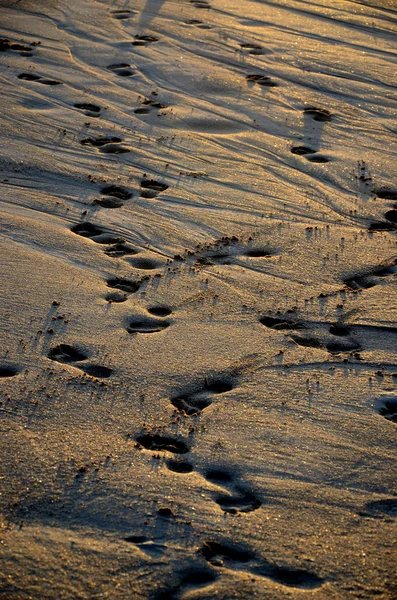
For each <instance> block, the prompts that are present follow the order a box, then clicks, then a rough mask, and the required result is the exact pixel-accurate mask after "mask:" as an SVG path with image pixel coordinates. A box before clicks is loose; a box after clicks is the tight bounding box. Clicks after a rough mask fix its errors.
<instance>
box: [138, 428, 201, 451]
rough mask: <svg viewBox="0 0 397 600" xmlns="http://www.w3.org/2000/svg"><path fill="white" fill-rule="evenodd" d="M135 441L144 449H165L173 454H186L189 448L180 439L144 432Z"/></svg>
mask: <svg viewBox="0 0 397 600" xmlns="http://www.w3.org/2000/svg"><path fill="white" fill-rule="evenodd" d="M136 441H137V442H138V443H139V444H141V446H143V447H144V448H146V450H151V451H152V452H156V451H164V450H166V451H167V452H172V453H173V454H187V453H188V452H189V450H190V448H189V446H188V445H187V444H186V443H185V442H183V441H182V440H180V439H174V438H172V437H168V436H163V435H159V434H154V435H150V434H148V433H145V434H143V435H139V436H138V437H137V438H136Z"/></svg>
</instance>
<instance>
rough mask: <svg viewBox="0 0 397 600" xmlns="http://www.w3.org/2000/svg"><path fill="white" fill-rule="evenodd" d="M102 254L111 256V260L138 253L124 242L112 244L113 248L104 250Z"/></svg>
mask: <svg viewBox="0 0 397 600" xmlns="http://www.w3.org/2000/svg"><path fill="white" fill-rule="evenodd" d="M104 252H105V254H106V255H107V256H111V257H112V258H121V257H122V256H126V255H129V254H137V253H138V251H137V250H135V248H134V247H133V246H131V244H127V243H126V242H118V243H116V244H113V246H109V247H108V248H105V250H104Z"/></svg>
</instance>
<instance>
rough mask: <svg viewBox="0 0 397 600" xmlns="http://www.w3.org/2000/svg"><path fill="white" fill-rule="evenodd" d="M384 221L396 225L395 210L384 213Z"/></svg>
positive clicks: (396, 213) (396, 211)
mask: <svg viewBox="0 0 397 600" xmlns="http://www.w3.org/2000/svg"><path fill="white" fill-rule="evenodd" d="M385 219H387V220H388V221H390V222H391V223H395V224H396V223H397V210H396V209H395V208H393V209H391V210H388V211H387V212H385Z"/></svg>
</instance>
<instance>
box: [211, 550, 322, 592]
mask: <svg viewBox="0 0 397 600" xmlns="http://www.w3.org/2000/svg"><path fill="white" fill-rule="evenodd" d="M201 553H202V554H203V556H204V558H205V559H206V561H207V562H209V563H210V564H212V565H213V566H215V567H222V568H226V569H230V570H235V571H246V572H248V573H251V574H252V575H257V576H260V577H266V578H268V579H271V580H273V581H275V582H276V583H279V584H282V585H285V586H287V587H293V588H299V589H306V590H311V589H315V588H318V587H321V586H322V585H323V580H322V579H321V578H320V577H318V576H317V575H316V574H315V573H311V572H310V571H306V570H304V569H293V568H290V567H279V566H278V565H274V564H272V563H270V562H268V561H265V560H259V559H257V558H256V556H255V554H254V553H253V552H250V551H249V550H245V549H242V548H241V549H240V548H238V547H236V546H234V545H226V544H223V543H221V542H217V541H214V540H209V541H207V542H205V543H204V544H203V546H202V547H201Z"/></svg>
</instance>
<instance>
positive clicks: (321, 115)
mask: <svg viewBox="0 0 397 600" xmlns="http://www.w3.org/2000/svg"><path fill="white" fill-rule="evenodd" d="M303 114H304V115H309V116H310V117H312V118H313V120H314V121H321V122H323V123H325V122H328V121H331V120H332V115H331V113H330V111H329V110H327V109H325V108H315V107H314V106H309V107H308V108H305V109H304V111H303Z"/></svg>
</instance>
